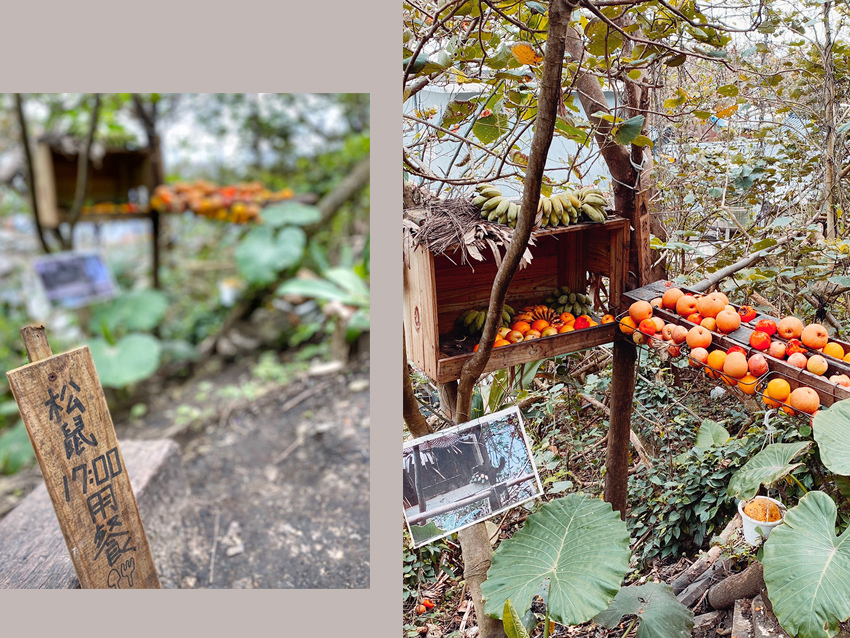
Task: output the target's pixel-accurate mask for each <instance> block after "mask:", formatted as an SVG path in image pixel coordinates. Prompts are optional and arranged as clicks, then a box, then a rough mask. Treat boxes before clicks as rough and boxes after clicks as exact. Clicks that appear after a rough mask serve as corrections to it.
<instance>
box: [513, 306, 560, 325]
mask: <svg viewBox="0 0 850 638" xmlns="http://www.w3.org/2000/svg"><path fill="white" fill-rule="evenodd" d="M539 319H542V320H543V321H545V322H546V323H548V324H549V325H558V324H560V323H561V319H560V313H558V312H555V311H554V310H552V308H550V307H549V306H544V305H542V304H541V305H539V306H526V307H525V308H523V309H522V310H520V312H519V314H517V315H516V316H515V317H514V321H526V322H528V323H534V322H535V321H537V320H539Z"/></svg>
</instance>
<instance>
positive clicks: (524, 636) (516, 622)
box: [502, 598, 529, 638]
mask: <svg viewBox="0 0 850 638" xmlns="http://www.w3.org/2000/svg"><path fill="white" fill-rule="evenodd" d="M502 625H504V627H505V635H506V636H507V637H508V638H529V635H528V630H527V629H526V628H525V625H523V624H522V618H520V616H519V614H518V613H516V609H515V608H514V606H513V603H511V599H510V598H508V599H507V600H506V601H505V609H504V610H503V611H502Z"/></svg>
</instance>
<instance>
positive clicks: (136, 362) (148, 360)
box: [88, 333, 161, 388]
mask: <svg viewBox="0 0 850 638" xmlns="http://www.w3.org/2000/svg"><path fill="white" fill-rule="evenodd" d="M88 346H89V350H91V356H92V358H93V359H94V365H95V368H97V376H98V377H100V383H101V385H102V386H104V387H105V388H123V387H125V386H128V385H130V384H131V383H137V382H139V381H142V380H144V379H147V378H148V377H149V376H150V375H152V374H153V373H154V372H156V369H157V368H158V367H159V357H160V352H161V346H160V342H159V340H158V339H156V338H155V337H152V336H150V335H146V334H137V333H133V334H129V335H127V336H126V337H124V338H123V339H121V340H119V341H118V342H117V343H116V344H115V345H111V344H110V343H109V342H108V341H106V339H92V340H91V341H89V343H88Z"/></svg>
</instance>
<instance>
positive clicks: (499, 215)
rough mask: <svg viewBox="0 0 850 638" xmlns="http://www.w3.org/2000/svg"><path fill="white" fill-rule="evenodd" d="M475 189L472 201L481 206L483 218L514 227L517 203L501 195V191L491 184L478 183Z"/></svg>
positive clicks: (517, 209) (517, 213)
mask: <svg viewBox="0 0 850 638" xmlns="http://www.w3.org/2000/svg"><path fill="white" fill-rule="evenodd" d="M475 190H476V191H477V192H478V195H476V196H475V199H473V200H472V203H473V204H474V205H475V206H478V207H480V208H481V217H482V218H483V219H486V220H489V221H491V222H498V223H500V224H506V225H508V226H510V227H511V228H516V218H517V215H519V204H514V203H513V202H512V201H509V200H507V199H505V198H504V197H502V191H500V190H499V189H498V188H496V187H495V186H492V185H491V184H479V185H478V186H476V187H475Z"/></svg>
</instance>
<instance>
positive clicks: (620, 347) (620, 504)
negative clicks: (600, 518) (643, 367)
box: [605, 335, 637, 520]
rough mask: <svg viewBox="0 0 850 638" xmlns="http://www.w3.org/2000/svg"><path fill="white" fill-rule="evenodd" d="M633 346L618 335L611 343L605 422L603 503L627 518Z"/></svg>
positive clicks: (633, 373)
mask: <svg viewBox="0 0 850 638" xmlns="http://www.w3.org/2000/svg"><path fill="white" fill-rule="evenodd" d="M636 360H637V350H636V348H635V345H634V344H633V343H631V342H630V341H627V340H626V339H625V338H623V337H622V336H621V335H618V338H617V339H615V340H614V369H613V371H612V379H611V408H610V414H611V416H610V418H609V419H608V423H609V425H608V454H607V457H606V459H605V470H606V473H605V500H606V501H607V502H608V503H611V506H612V507H613V508H614V510H615V511H618V512H620V517H621V518H622V519H623V520H625V518H626V500H627V496H628V489H629V433H630V432H631V429H632V400H633V399H634V394H635V361H636Z"/></svg>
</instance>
